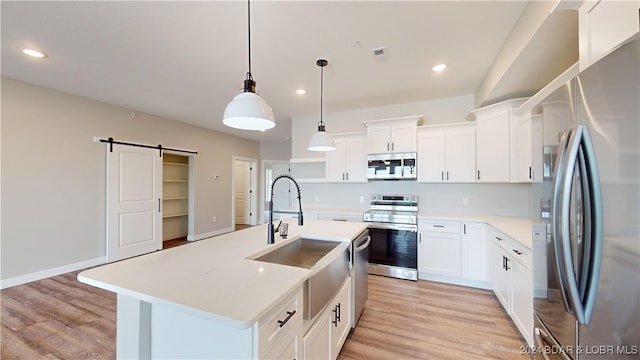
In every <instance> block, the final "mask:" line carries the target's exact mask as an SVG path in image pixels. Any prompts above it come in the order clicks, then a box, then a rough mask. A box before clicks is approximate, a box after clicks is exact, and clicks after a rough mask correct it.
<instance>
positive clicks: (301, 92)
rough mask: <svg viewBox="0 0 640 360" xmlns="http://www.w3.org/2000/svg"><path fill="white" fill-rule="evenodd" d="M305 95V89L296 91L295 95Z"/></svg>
mask: <svg viewBox="0 0 640 360" xmlns="http://www.w3.org/2000/svg"><path fill="white" fill-rule="evenodd" d="M306 93H307V90H305V89H298V90H296V94H298V95H304V94H306Z"/></svg>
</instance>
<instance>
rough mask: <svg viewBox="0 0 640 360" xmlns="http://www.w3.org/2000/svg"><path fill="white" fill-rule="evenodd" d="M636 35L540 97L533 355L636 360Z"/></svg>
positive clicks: (639, 279)
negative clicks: (543, 226)
mask: <svg viewBox="0 0 640 360" xmlns="http://www.w3.org/2000/svg"><path fill="white" fill-rule="evenodd" d="M638 42H639V40H638V35H636V36H635V37H634V38H632V39H631V40H629V41H628V42H627V43H625V44H624V45H623V46H621V47H619V48H618V49H616V50H615V51H614V52H612V53H611V54H609V55H608V56H606V57H604V58H603V59H601V60H600V61H598V62H597V63H595V64H593V65H591V66H590V67H588V68H587V69H585V70H584V71H582V72H581V73H580V74H579V75H578V76H576V77H575V78H574V79H572V80H571V81H569V82H567V83H566V84H564V85H563V86H562V87H561V88H559V89H558V90H557V91H555V92H554V93H553V94H551V95H550V96H549V97H547V98H546V99H545V100H543V101H542V102H541V103H540V104H539V107H538V111H539V112H540V113H541V116H542V124H543V126H542V129H543V138H544V139H545V140H544V145H545V150H544V158H545V166H544V169H545V179H544V181H543V184H542V185H541V188H540V193H541V194H542V196H541V210H542V211H541V214H542V215H541V216H542V217H543V218H545V220H547V222H548V225H547V237H546V241H544V244H534V246H533V276H534V323H535V324H534V326H535V328H534V337H535V348H533V350H534V351H535V352H536V353H537V354H538V357H545V358H552V359H554V358H560V359H596V358H597V359H639V358H640V354H639V352H640V349H639V346H640V211H639V207H640V140H639V139H640V91H639V88H640V86H639V84H640V71H639V70H640V63H639V58H640V49H639V48H638Z"/></svg>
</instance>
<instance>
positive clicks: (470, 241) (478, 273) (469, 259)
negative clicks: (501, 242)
mask: <svg viewBox="0 0 640 360" xmlns="http://www.w3.org/2000/svg"><path fill="white" fill-rule="evenodd" d="M460 240H461V253H460V254H461V260H462V264H461V275H462V277H463V278H465V279H470V280H477V281H489V276H488V274H489V271H488V261H487V260H488V258H489V256H488V252H487V249H488V247H487V225H486V224H484V223H475V222H465V223H462V236H461V237H460Z"/></svg>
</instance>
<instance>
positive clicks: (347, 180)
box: [347, 173, 349, 181]
mask: <svg viewBox="0 0 640 360" xmlns="http://www.w3.org/2000/svg"><path fill="white" fill-rule="evenodd" d="M347 181H349V173H347Z"/></svg>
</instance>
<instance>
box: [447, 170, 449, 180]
mask: <svg viewBox="0 0 640 360" xmlns="http://www.w3.org/2000/svg"><path fill="white" fill-rule="evenodd" d="M447 181H449V171H447Z"/></svg>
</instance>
